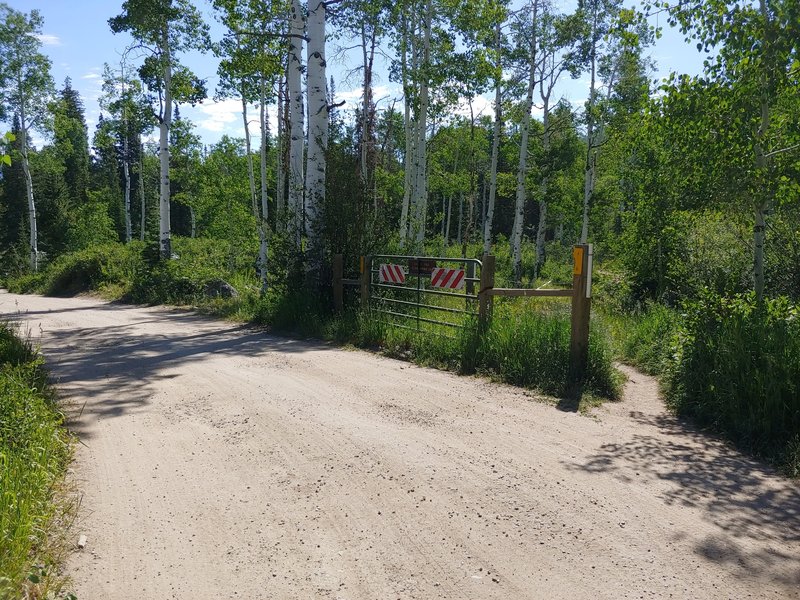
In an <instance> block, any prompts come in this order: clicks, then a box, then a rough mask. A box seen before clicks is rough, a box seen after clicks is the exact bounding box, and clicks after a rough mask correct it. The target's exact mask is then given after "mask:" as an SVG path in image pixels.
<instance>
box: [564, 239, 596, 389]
mask: <svg viewBox="0 0 800 600" xmlns="http://www.w3.org/2000/svg"><path fill="white" fill-rule="evenodd" d="M591 248H592V246H591V244H578V245H576V246H574V247H573V249H572V258H573V263H574V264H573V269H572V329H571V335H570V344H569V346H570V347H569V362H570V378H571V379H572V381H573V383H575V382H578V381H580V380H581V378H582V377H583V374H584V372H585V371H586V364H587V361H588V358H589V318H590V315H591V308H592V299H591V290H590V288H589V281H590V276H591V275H590V269H591V251H592V250H591Z"/></svg>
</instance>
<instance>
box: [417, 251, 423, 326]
mask: <svg viewBox="0 0 800 600" xmlns="http://www.w3.org/2000/svg"><path fill="white" fill-rule="evenodd" d="M416 261H417V264H419V258H417V259H416ZM421 284H422V275H420V272H419V269H417V331H419V316H420V315H419V305H420V303H421V302H422V294H421V292H420V289H421V287H420V286H421Z"/></svg>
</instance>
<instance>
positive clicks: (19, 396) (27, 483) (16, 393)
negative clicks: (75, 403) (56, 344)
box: [0, 323, 71, 600]
mask: <svg viewBox="0 0 800 600" xmlns="http://www.w3.org/2000/svg"><path fill="white" fill-rule="evenodd" d="M0 399H2V400H1V401H0V599H3V600H5V599H8V600H11V599H12V598H45V597H53V594H56V593H58V591H59V589H60V587H61V585H62V583H63V578H61V577H60V576H59V575H58V568H59V564H60V562H61V560H62V558H63V552H64V544H63V537H62V536H63V531H64V527H65V524H66V521H67V520H68V519H69V515H70V506H68V503H66V501H65V500H64V497H65V495H63V494H62V492H63V480H64V473H65V470H66V467H67V464H68V463H69V460H70V456H71V446H70V440H69V437H68V435H67V433H66V431H65V429H64V428H63V417H62V415H61V413H60V412H59V409H58V407H57V405H56V402H55V398H54V395H53V392H52V390H51V388H50V387H48V384H47V374H46V372H45V370H44V367H43V363H42V359H41V357H39V356H38V354H37V353H36V352H35V351H34V349H33V348H32V346H31V344H30V342H28V341H26V340H23V339H21V338H20V337H19V336H18V335H17V331H16V330H15V328H14V327H12V326H10V325H9V324H7V323H2V324H0Z"/></svg>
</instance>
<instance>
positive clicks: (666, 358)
mask: <svg viewBox="0 0 800 600" xmlns="http://www.w3.org/2000/svg"><path fill="white" fill-rule="evenodd" d="M597 316H598V319H597V325H598V326H599V327H601V328H603V329H604V330H606V331H607V333H608V338H609V339H610V340H611V342H612V347H613V349H614V352H615V354H616V355H617V357H618V358H620V359H621V360H623V361H624V362H626V363H628V364H630V365H633V366H635V367H636V368H638V369H640V370H641V371H643V372H645V373H647V374H648V375H662V374H664V373H666V372H667V371H668V370H669V369H670V368H671V367H672V364H673V359H674V353H675V346H676V344H677V334H678V329H679V326H680V322H681V321H680V315H679V314H678V312H677V311H675V310H673V309H670V308H667V307H666V306H663V305H661V304H656V303H652V304H648V305H647V306H646V307H645V308H644V310H642V311H637V312H633V313H620V312H610V311H606V310H601V311H600V312H599V314H598V315H597Z"/></svg>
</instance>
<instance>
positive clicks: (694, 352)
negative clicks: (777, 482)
mask: <svg viewBox="0 0 800 600" xmlns="http://www.w3.org/2000/svg"><path fill="white" fill-rule="evenodd" d="M685 315H686V316H685V320H684V327H683V328H682V331H681V333H680V337H679V344H678V352H677V355H676V357H675V362H674V365H673V367H672V368H671V369H670V370H669V371H668V373H667V378H666V383H667V385H666V390H667V401H668V402H669V404H670V405H671V406H672V407H674V409H675V410H676V411H677V412H678V413H679V414H685V415H689V416H691V417H693V418H694V419H695V420H696V421H698V422H699V423H700V424H702V425H705V426H709V427H711V428H713V429H714V430H716V431H719V432H721V433H724V434H725V435H726V436H728V437H729V438H730V439H731V440H733V441H734V442H735V443H736V444H737V445H738V446H740V447H741V448H743V449H744V450H746V451H748V452H751V453H753V454H756V455H758V456H762V457H764V458H766V459H768V460H771V461H772V462H775V463H777V464H779V465H780V466H782V467H783V468H784V469H785V470H786V472H787V473H788V474H789V475H791V476H795V477H796V476H800V311H798V309H797V307H793V306H792V305H790V304H789V303H788V301H787V300H786V299H778V300H766V301H765V302H764V303H763V304H761V305H759V304H758V303H756V302H755V300H754V299H753V297H752V296H737V297H734V298H727V299H726V298H720V297H717V296H712V295H705V296H704V297H702V298H701V299H700V300H698V301H695V302H693V303H691V304H688V305H687V307H686V313H685Z"/></svg>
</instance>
